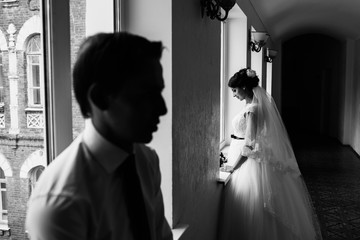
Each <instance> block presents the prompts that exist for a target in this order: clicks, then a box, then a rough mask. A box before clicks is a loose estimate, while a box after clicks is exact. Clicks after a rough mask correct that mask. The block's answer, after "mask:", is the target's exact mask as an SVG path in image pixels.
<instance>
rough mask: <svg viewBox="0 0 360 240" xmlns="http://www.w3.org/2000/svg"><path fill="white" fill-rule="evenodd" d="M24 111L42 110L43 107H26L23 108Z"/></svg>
mask: <svg viewBox="0 0 360 240" xmlns="http://www.w3.org/2000/svg"><path fill="white" fill-rule="evenodd" d="M25 111H26V112H43V111H44V108H43V107H28V108H25Z"/></svg>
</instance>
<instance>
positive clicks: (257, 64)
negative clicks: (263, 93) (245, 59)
mask: <svg viewBox="0 0 360 240" xmlns="http://www.w3.org/2000/svg"><path fill="white" fill-rule="evenodd" d="M251 31H256V30H255V28H253V27H251ZM263 61H264V47H262V48H261V51H260V52H254V51H251V68H252V69H253V70H255V72H256V75H257V76H258V78H259V80H260V81H259V86H260V87H263V88H265V87H266V86H263V80H262V78H263Z"/></svg>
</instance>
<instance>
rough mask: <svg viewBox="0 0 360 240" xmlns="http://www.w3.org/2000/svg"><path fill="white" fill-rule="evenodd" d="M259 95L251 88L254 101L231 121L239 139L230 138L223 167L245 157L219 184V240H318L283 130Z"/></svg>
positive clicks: (262, 94)
mask: <svg viewBox="0 0 360 240" xmlns="http://www.w3.org/2000/svg"><path fill="white" fill-rule="evenodd" d="M264 91H265V90H263V89H262V88H260V87H257V88H256V89H255V90H254V93H255V94H254V99H255V101H253V102H252V103H250V104H247V105H246V106H245V108H243V109H242V111H240V113H238V114H237V115H236V116H235V118H234V119H233V121H232V124H233V128H234V135H235V136H237V137H239V138H244V139H243V140H238V139H232V141H231V144H230V147H229V151H228V163H227V164H228V165H233V164H235V162H236V160H237V159H238V157H239V155H240V154H241V155H243V156H247V157H248V158H247V160H246V161H245V162H244V163H243V164H242V165H241V167H240V168H238V169H237V170H235V171H234V172H233V174H232V176H231V179H230V181H229V182H228V184H227V185H226V186H225V190H224V194H225V195H224V201H223V203H224V205H223V209H222V215H223V216H222V219H221V225H220V240H233V239H234V240H235V239H236V240H293V239H297V240H313V239H321V233H320V230H319V225H318V222H317V218H316V216H315V213H314V210H313V208H312V204H311V200H310V196H309V194H308V191H307V189H306V186H305V184H304V181H303V179H302V177H301V174H300V171H299V169H298V166H297V163H296V160H295V157H294V154H293V151H292V148H291V145H290V143H289V140H288V137H287V133H286V130H285V128H284V127H283V124H282V120H281V118H280V117H279V116H280V115H278V116H277V114H278V112H277V109H276V106H275V104H274V103H273V100H272V98H271V97H270V96H269V95H266V93H265V92H264ZM264 101H265V103H264ZM265 105H267V106H265ZM270 108H272V110H271V111H269V109H270ZM264 109H265V110H264ZM270 115H271V116H270ZM264 119H265V121H264ZM274 121H275V123H273V122H274ZM276 121H279V122H276ZM274 124H275V125H274ZM270 134H271V137H270ZM283 138H284V139H283ZM284 140H285V141H284ZM270 141H272V142H270ZM274 141H277V142H274ZM279 158H282V159H279Z"/></svg>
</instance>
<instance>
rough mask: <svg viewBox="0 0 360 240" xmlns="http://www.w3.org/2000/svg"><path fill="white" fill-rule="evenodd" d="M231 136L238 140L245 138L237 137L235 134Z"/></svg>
mask: <svg viewBox="0 0 360 240" xmlns="http://www.w3.org/2000/svg"><path fill="white" fill-rule="evenodd" d="M230 137H231V138H233V139H237V140H244V138H242V137H237V136H235V135H234V134H231V135H230Z"/></svg>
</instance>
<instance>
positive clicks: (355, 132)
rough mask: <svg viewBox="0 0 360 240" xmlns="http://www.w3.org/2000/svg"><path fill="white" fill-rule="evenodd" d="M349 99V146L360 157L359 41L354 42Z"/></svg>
mask: <svg viewBox="0 0 360 240" xmlns="http://www.w3.org/2000/svg"><path fill="white" fill-rule="evenodd" d="M351 95H352V99H351V127H350V129H351V133H352V134H351V137H350V145H351V146H352V148H353V149H354V150H355V151H356V152H357V153H358V154H359V155H360V39H359V40H356V42H355V61H354V79H353V83H352V94H351Z"/></svg>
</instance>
